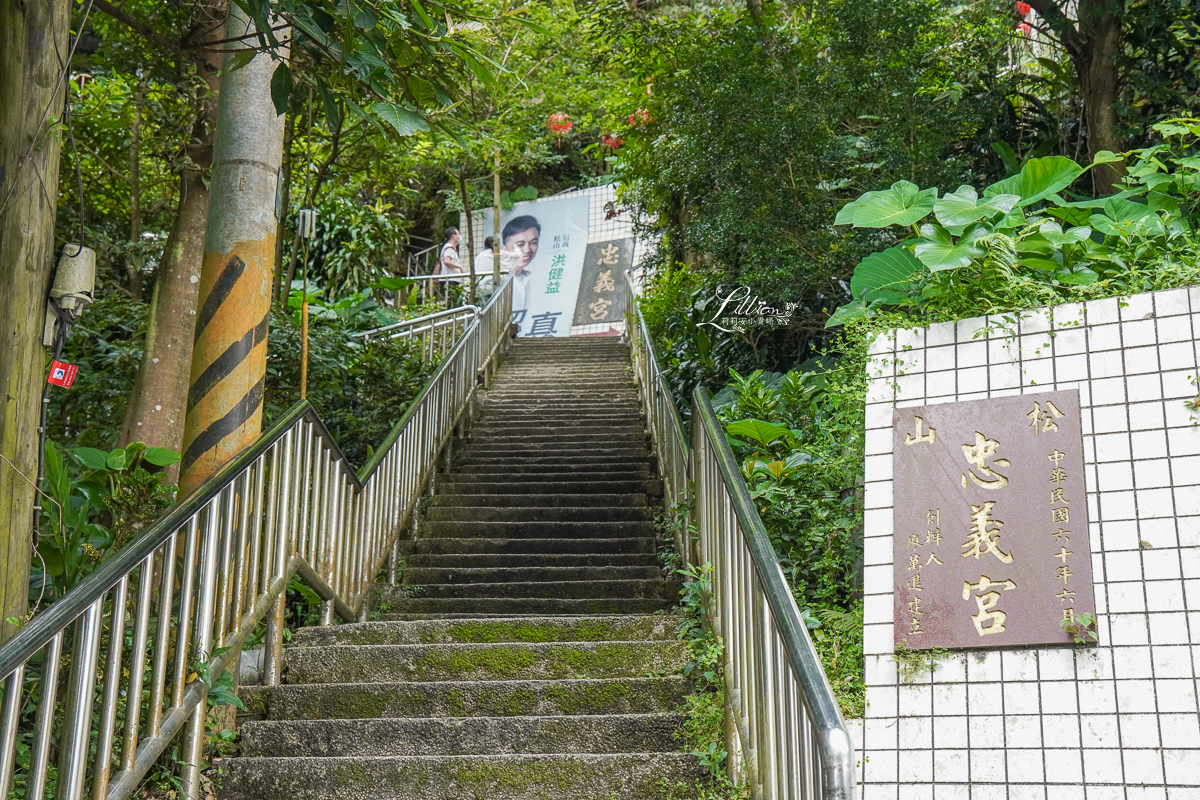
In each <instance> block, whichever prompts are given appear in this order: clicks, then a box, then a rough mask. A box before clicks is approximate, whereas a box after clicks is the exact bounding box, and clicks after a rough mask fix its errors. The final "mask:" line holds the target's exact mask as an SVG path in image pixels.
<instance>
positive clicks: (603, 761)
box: [221, 753, 704, 800]
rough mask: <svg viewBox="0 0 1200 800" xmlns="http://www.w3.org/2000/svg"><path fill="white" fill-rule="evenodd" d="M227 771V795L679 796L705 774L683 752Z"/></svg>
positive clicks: (327, 763) (512, 799)
mask: <svg viewBox="0 0 1200 800" xmlns="http://www.w3.org/2000/svg"><path fill="white" fill-rule="evenodd" d="M224 770H225V774H224V777H223V779H222V781H221V794H222V796H223V798H224V800H465V799H466V798H487V800H660V799H661V800H668V799H669V800H675V799H676V798H679V799H682V798H685V797H695V792H696V789H695V787H694V784H695V783H696V782H697V781H699V780H701V777H702V775H703V774H704V769H703V768H702V767H701V766H700V762H699V760H698V759H697V758H696V756H693V755H690V754H682V753H628V754H603V755H596V754H591V755H505V756H391V757H373V758H360V757H353V756H352V757H343V758H235V759H229V760H227V761H226V762H225V764H224ZM677 784H682V785H683V786H685V787H686V786H692V788H691V790H690V793H689V792H688V790H687V789H686V788H685V789H677V788H674V787H676V785H677Z"/></svg>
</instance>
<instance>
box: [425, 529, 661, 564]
mask: <svg viewBox="0 0 1200 800" xmlns="http://www.w3.org/2000/svg"><path fill="white" fill-rule="evenodd" d="M558 524H562V523H558ZM582 524H584V525H588V524H591V523H582ZM618 524H621V525H624V524H628V523H618ZM634 524H638V525H644V524H645V523H634ZM432 525H439V526H446V527H447V528H449V529H451V530H457V528H456V527H451V526H457V525H458V523H455V522H442V523H427V524H426V526H425V527H426V533H428V535H429V536H430V537H434V536H435V534H434V533H433V532H431V531H429V530H428V529H429V528H430V527H431V526H432ZM519 525H521V523H507V522H500V523H491V524H490V525H489V526H488V528H487V532H488V534H489V535H490V538H488V537H484V538H474V537H467V536H447V535H446V533H445V530H446V528H439V529H438V530H439V531H440V532H439V533H437V534H436V537H437V538H424V537H422V538H420V539H417V540H416V541H415V542H413V543H412V553H413V558H417V557H419V556H422V555H424V554H428V555H431V556H439V557H441V556H445V557H454V558H458V557H467V556H471V557H474V556H476V555H487V556H489V557H497V558H509V557H524V556H526V555H530V554H545V555H551V554H553V555H558V554H561V555H564V556H579V557H584V556H586V557H588V558H591V557H593V556H602V555H607V554H610V553H612V554H618V553H625V554H637V555H644V554H651V555H653V554H654V552H655V549H656V548H655V540H654V537H653V526H649V530H650V532H651V533H650V534H647V535H640V536H621V537H604V536H599V535H598V536H595V537H591V538H587V537H573V538H561V537H560V538H540V537H536V536H520V537H516V538H514V537H512V536H511V534H508V533H504V534H500V533H497V532H496V528H497V527H498V526H513V527H516V526H519Z"/></svg>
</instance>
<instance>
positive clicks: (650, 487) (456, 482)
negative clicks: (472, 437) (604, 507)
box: [435, 473, 663, 499]
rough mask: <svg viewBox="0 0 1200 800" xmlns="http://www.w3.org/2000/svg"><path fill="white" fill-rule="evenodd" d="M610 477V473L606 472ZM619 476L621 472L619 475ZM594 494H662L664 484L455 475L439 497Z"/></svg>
mask: <svg viewBox="0 0 1200 800" xmlns="http://www.w3.org/2000/svg"><path fill="white" fill-rule="evenodd" d="M604 474H605V475H606V477H607V476H608V473H604ZM618 474H619V473H618ZM585 491H593V492H596V493H597V494H601V495H615V494H639V495H655V496H659V495H661V494H662V492H663V489H662V481H652V480H637V479H633V480H620V479H615V480H614V479H611V478H609V479H608V480H592V479H589V478H583V479H576V480H554V481H551V480H545V479H541V480H539V479H530V478H529V477H528V476H512V475H498V476H496V475H488V476H485V477H480V476H478V475H465V476H464V475H460V474H457V473H451V474H449V475H446V476H439V477H438V493H439V494H438V495H436V496H435V499H436V497H438V496H440V497H445V496H446V495H480V496H487V495H520V496H522V497H531V498H532V497H538V496H541V495H547V494H554V495H561V496H570V495H577V494H580V493H583V492H585Z"/></svg>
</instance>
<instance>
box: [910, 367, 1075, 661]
mask: <svg viewBox="0 0 1200 800" xmlns="http://www.w3.org/2000/svg"><path fill="white" fill-rule="evenodd" d="M893 438H894V451H893V462H892V463H893V470H894V477H893V491H894V493H895V499H894V505H895V509H894V512H893V514H894V551H895V553H894V555H895V557H894V564H895V566H894V572H895V628H896V642H897V644H900V643H903V644H905V645H906V646H907V647H909V648H911V649H914V650H921V649H928V648H932V647H945V648H963V647H1006V646H1015V645H1028V644H1067V643H1070V642H1071V641H1072V636H1071V635H1070V634H1069V633H1067V632H1066V631H1064V630H1063V628H1062V621H1063V620H1067V621H1069V622H1074V621H1075V618H1076V616H1077V615H1080V614H1084V613H1088V614H1095V612H1096V607H1095V597H1094V594H1093V592H1092V566H1091V548H1090V547H1089V545H1088V516H1087V498H1086V495H1085V493H1084V483H1083V429H1082V426H1081V424H1080V417H1079V393H1078V391H1076V390H1070V391H1063V392H1048V393H1044V394H1032V395H1029V394H1027V395H1021V396H1019V397H1002V398H996V399H992V400H975V401H971V402H964V403H946V404H943V405H936V406H924V407H917V408H900V409H896V411H895V414H894V416H893Z"/></svg>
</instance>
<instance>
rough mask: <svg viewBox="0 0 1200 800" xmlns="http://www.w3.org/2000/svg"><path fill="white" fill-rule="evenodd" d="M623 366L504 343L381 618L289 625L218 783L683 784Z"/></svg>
mask: <svg viewBox="0 0 1200 800" xmlns="http://www.w3.org/2000/svg"><path fill="white" fill-rule="evenodd" d="M627 365H628V352H627V350H626V349H625V348H624V347H623V346H622V345H620V344H619V343H618V342H617V341H615V340H613V339H572V340H562V339H539V340H521V341H519V342H517V343H516V344H515V345H514V347H513V350H512V352H511V353H510V355H509V356H508V357H507V359H506V360H505V363H504V364H503V365H502V366H501V368H500V369H499V371H498V372H497V375H496V378H495V381H494V382H493V385H492V388H491V390H490V391H489V392H487V393H486V394H487V397H486V400H484V402H483V406H482V413H481V415H480V417H479V419H478V421H477V423H476V425H475V427H474V428H473V430H472V431H471V432H470V438H469V439H467V440H466V443H465V445H464V446H462V447H460V449H459V452H458V453H457V454H456V455H457V459H456V468H455V470H454V471H453V472H452V473H449V474H442V475H439V476H438V479H437V489H436V494H435V495H434V497H433V498H432V501H431V502H430V504H429V507H428V509H427V512H426V516H425V520H424V522H423V523H422V525H421V531H420V534H419V535H418V537H417V538H416V540H415V541H414V542H413V543H412V549H411V553H410V554H409V558H408V561H409V567H408V569H407V570H406V571H405V573H404V580H403V585H402V586H399V587H396V588H395V589H393V590H391V591H389V592H385V593H384V594H383V596H382V597H381V598H380V609H381V610H383V611H384V613H383V614H382V619H383V621H380V622H370V623H362V624H356V625H342V626H336V627H330V628H308V629H304V630H301V631H300V632H299V633H298V634H297V637H296V640H295V642H294V643H293V645H292V647H291V649H290V650H289V651H288V653H287V657H286V684H285V685H283V686H281V687H278V688H276V689H272V690H266V691H260V692H258V693H256V694H255V698H256V700H257V701H258V702H259V707H258V711H259V713H260V716H262V717H265V718H264V719H260V720H257V721H250V722H246V723H244V724H243V725H242V726H241V734H242V738H241V757H239V758H234V759H230V760H227V761H226V762H225V769H224V771H225V776H224V778H223V781H222V791H221V796H222V797H224V798H229V799H230V800H251V798H253V799H254V800H308V799H309V798H312V800H316V799H317V798H322V799H324V798H330V799H332V798H372V800H451V799H452V798H453V799H454V800H458V799H459V798H471V799H475V798H479V799H482V798H487V799H488V800H510V799H511V800H517V799H518V798H520V799H521V800H526V799H527V798H528V799H529V800H532V799H533V798H538V799H539V800H543V799H544V800H550V798H554V799H555V800H651V799H652V798H653V799H655V800H657V799H658V798H684V797H690V796H694V794H690V793H688V792H687V791H686V790H685V789H682V788H680V787H681V786H684V785H687V786H692V787H694V786H695V783H696V779H697V778H699V777H700V776H701V775H702V774H703V769H702V768H701V766H700V765H699V762H698V761H697V759H696V758H695V757H694V756H691V755H689V754H685V753H682V752H680V747H681V746H682V744H681V742H680V740H679V739H678V738H677V737H676V733H677V731H678V730H679V728H680V725H681V724H682V717H681V716H680V715H679V713H678V709H679V708H680V707H681V705H682V703H683V697H684V696H685V695H686V694H688V693H689V692H690V691H691V688H690V686H689V684H688V683H687V681H685V680H684V679H683V678H681V677H679V676H678V675H677V672H678V669H679V667H680V665H681V664H682V663H683V661H684V658H685V654H684V650H683V645H682V643H681V642H679V641H678V640H677V639H676V636H675V631H676V627H677V624H678V621H677V620H676V619H675V618H673V617H671V616H669V615H663V614H661V613H659V614H654V613H653V612H663V611H665V610H667V609H669V608H670V607H671V606H672V605H673V603H674V602H675V599H676V597H677V594H678V589H679V587H678V585H677V584H674V583H672V582H668V581H665V580H663V578H662V575H661V572H660V571H659V568H658V564H657V560H656V556H655V539H654V528H653V525H652V523H651V516H652V512H651V503H652V502H654V501H655V499H656V497H657V496H658V495H661V493H662V492H661V484H660V483H659V482H658V481H657V480H656V479H655V478H654V472H653V466H654V462H653V457H652V456H651V455H650V453H649V451H648V449H647V445H646V433H645V429H644V424H643V422H642V419H641V416H640V412H641V410H640V407H639V404H638V399H637V395H636V393H635V390H634V386H633V383H632V378H631V375H630V372H629V369H628V366H627Z"/></svg>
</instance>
